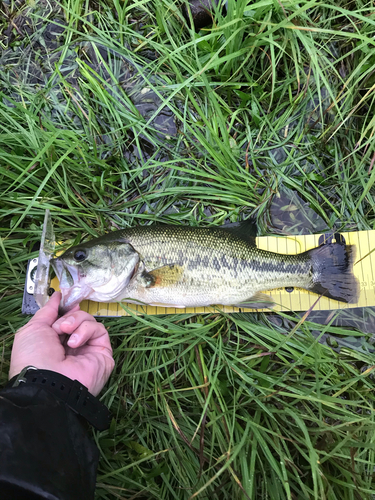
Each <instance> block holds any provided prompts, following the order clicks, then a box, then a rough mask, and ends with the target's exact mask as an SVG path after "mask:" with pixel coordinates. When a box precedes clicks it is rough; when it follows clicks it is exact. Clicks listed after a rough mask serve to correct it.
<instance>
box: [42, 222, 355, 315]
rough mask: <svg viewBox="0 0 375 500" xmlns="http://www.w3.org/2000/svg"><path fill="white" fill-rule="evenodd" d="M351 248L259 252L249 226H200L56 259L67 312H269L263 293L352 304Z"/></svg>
mask: <svg viewBox="0 0 375 500" xmlns="http://www.w3.org/2000/svg"><path fill="white" fill-rule="evenodd" d="M354 256H355V248H354V247H353V246H348V245H343V244H339V243H332V244H325V245H321V246H319V247H317V248H314V249H312V250H309V251H307V252H304V253H300V254H296V255H283V254H277V253H273V252H268V251H265V250H261V249H259V248H257V247H256V245H255V237H254V236H253V234H252V233H251V229H250V226H249V224H248V223H246V222H245V223H242V224H241V225H240V226H239V227H235V228H232V227H225V226H224V227H211V228H198V227H187V226H171V225H151V226H139V227H134V228H130V229H123V230H120V231H115V232H112V233H109V234H106V235H104V236H101V237H99V238H95V239H92V240H91V241H88V242H86V243H82V244H80V245H77V246H74V247H71V248H70V249H68V250H67V251H66V252H65V253H64V254H63V255H61V256H60V257H57V258H55V259H53V260H52V266H53V268H54V270H55V272H56V275H57V277H58V278H59V281H60V288H61V291H62V301H61V312H62V313H65V312H67V311H68V310H70V309H71V308H72V307H74V306H75V305H76V304H78V303H79V302H80V301H81V300H84V299H91V300H95V301H98V302H118V301H126V302H136V303H139V302H141V303H144V304H149V305H164V306H171V307H198V306H209V305H215V304H222V305H233V306H239V307H267V306H270V302H272V299H270V297H269V296H267V295H264V294H260V292H262V291H265V290H270V289H272V288H277V287H301V288H304V289H306V290H310V291H311V292H314V293H317V294H323V295H324V296H325V297H329V298H332V299H336V300H339V301H342V302H350V303H354V302H356V301H357V299H358V283H357V280H356V278H355V277H354V275H353V273H352V265H353V260H354Z"/></svg>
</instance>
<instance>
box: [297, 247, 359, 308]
mask: <svg viewBox="0 0 375 500" xmlns="http://www.w3.org/2000/svg"><path fill="white" fill-rule="evenodd" d="M307 253H308V254H309V256H310V258H311V263H312V286H311V288H309V290H311V291H312V292H314V293H318V294H321V295H324V296H325V297H329V298H330V299H335V300H339V301H341V302H347V303H351V304H353V303H355V302H358V297H359V283H358V281H357V279H356V278H355V276H354V274H353V262H354V260H355V247H354V246H352V245H342V244H339V243H331V244H325V245H321V246H320V247H318V248H313V249H312V250H309V251H308V252H307Z"/></svg>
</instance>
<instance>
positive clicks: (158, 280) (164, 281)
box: [147, 264, 184, 288]
mask: <svg viewBox="0 0 375 500" xmlns="http://www.w3.org/2000/svg"><path fill="white" fill-rule="evenodd" d="M183 273H184V268H183V267H182V266H179V265H178V264H170V265H168V266H163V267H159V268H158V269H154V270H153V271H150V272H148V273H147V275H148V276H149V277H150V278H151V279H150V284H149V285H147V288H151V287H158V286H159V287H168V286H172V285H174V284H175V283H177V282H178V281H179V280H180V279H181V277H182V275H183Z"/></svg>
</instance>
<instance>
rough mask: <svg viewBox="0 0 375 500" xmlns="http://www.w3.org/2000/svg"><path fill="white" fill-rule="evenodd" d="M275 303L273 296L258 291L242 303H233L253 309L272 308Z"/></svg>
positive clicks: (235, 305)
mask: <svg viewBox="0 0 375 500" xmlns="http://www.w3.org/2000/svg"><path fill="white" fill-rule="evenodd" d="M274 305H275V302H274V301H273V299H272V297H270V296H269V295H266V294H265V293H260V292H258V293H256V294H255V295H253V296H252V297H250V299H248V301H246V302H241V303H240V304H233V306H234V307H248V308H251V309H272V307H273V306H274Z"/></svg>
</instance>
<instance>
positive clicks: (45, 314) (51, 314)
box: [28, 292, 61, 326]
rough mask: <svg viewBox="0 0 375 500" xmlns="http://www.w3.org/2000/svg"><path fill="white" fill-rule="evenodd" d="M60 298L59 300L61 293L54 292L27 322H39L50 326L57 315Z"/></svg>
mask: <svg viewBox="0 0 375 500" xmlns="http://www.w3.org/2000/svg"><path fill="white" fill-rule="evenodd" d="M60 300H61V293H60V292H55V293H54V294H53V295H52V297H51V298H50V299H49V301H48V302H47V304H46V305H45V306H44V307H42V308H41V309H39V311H37V312H36V313H35V314H34V316H33V317H32V318H31V320H30V321H29V323H28V324H33V323H36V322H38V323H39V322H40V323H44V324H46V325H48V326H51V325H52V323H54V322H55V321H56V319H57V317H58V309H59V304H60Z"/></svg>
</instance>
